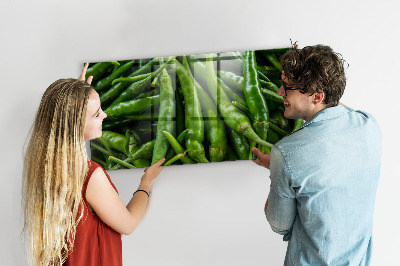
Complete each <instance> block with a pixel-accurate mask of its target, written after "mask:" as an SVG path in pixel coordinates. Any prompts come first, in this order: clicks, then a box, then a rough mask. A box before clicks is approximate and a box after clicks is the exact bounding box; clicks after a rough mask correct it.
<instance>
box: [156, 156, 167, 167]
mask: <svg viewBox="0 0 400 266" xmlns="http://www.w3.org/2000/svg"><path fill="white" fill-rule="evenodd" d="M164 162H165V158H161V159H160V160H159V161H158V162H156V163H155V164H156V165H157V166H161V165H162V164H163V163H164Z"/></svg>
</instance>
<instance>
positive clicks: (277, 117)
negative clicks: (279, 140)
mask: <svg viewBox="0 0 400 266" xmlns="http://www.w3.org/2000/svg"><path fill="white" fill-rule="evenodd" d="M270 121H271V122H272V123H274V124H275V125H277V126H278V127H280V128H281V129H283V130H284V131H286V132H290V131H291V128H290V124H289V120H288V119H287V118H286V117H285V116H284V115H283V113H282V112H281V111H280V110H277V111H274V112H273V113H272V114H271V117H270Z"/></svg>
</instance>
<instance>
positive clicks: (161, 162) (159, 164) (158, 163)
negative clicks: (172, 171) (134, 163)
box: [144, 158, 165, 172]
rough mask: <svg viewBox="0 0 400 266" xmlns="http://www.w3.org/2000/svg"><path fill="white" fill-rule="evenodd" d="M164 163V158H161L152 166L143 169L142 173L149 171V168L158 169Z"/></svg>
mask: <svg viewBox="0 0 400 266" xmlns="http://www.w3.org/2000/svg"><path fill="white" fill-rule="evenodd" d="M164 162H165V158H162V159H160V160H159V161H158V162H156V163H154V164H153V165H152V166H149V167H146V168H145V169H144V172H146V171H147V169H149V168H150V167H152V168H158V167H160V166H161V165H162V164H163V163H164Z"/></svg>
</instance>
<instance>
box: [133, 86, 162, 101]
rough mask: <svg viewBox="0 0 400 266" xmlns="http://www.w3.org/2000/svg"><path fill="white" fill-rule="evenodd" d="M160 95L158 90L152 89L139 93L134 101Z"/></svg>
mask: <svg viewBox="0 0 400 266" xmlns="http://www.w3.org/2000/svg"><path fill="white" fill-rule="evenodd" d="M158 94H160V88H152V89H150V90H148V91H144V92H142V93H140V94H139V95H138V96H136V97H135V99H136V100H137V99H140V98H144V97H150V96H154V95H158Z"/></svg>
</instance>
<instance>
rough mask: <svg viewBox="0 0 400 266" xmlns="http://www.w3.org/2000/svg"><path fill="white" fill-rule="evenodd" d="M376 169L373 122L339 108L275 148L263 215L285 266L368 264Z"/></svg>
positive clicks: (375, 126)
mask: <svg viewBox="0 0 400 266" xmlns="http://www.w3.org/2000/svg"><path fill="white" fill-rule="evenodd" d="M380 164H381V131H380V128H379V125H378V123H377V121H376V120H375V119H374V118H373V117H372V116H371V115H370V114H367V113H365V112H361V111H355V110H352V109H346V108H344V107H343V106H340V105H339V106H336V107H331V108H326V109H324V110H322V111H320V112H319V113H317V114H316V115H314V116H313V117H312V118H311V119H309V120H308V121H306V122H305V123H304V125H303V126H302V128H301V129H299V130H298V131H296V132H294V133H293V134H291V135H289V136H287V137H285V138H283V139H282V140H281V141H279V142H278V143H276V144H275V146H274V147H273V148H272V150H271V164H270V173H271V176H270V178H271V189H270V193H269V196H268V208H267V211H266V215H267V220H268V222H269V223H270V225H271V228H272V230H274V231H275V232H277V233H279V234H282V235H284V237H283V240H284V241H289V243H288V248H287V252H286V258H285V263H284V265H318V266H320V265H334V266H339V265H357V266H358V265H371V249H372V220H373V212H374V203H375V193H376V189H377V185H378V180H379V172H380Z"/></svg>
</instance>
